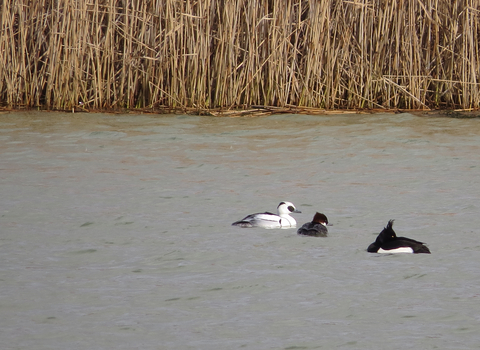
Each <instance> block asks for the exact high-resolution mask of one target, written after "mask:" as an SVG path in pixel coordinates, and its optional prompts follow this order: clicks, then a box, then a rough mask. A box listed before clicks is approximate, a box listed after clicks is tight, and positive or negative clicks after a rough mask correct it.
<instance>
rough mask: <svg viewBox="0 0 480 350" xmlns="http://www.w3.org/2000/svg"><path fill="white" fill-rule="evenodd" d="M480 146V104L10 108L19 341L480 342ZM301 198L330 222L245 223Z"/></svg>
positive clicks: (9, 282) (5, 183) (97, 345)
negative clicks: (396, 248)
mask: <svg viewBox="0 0 480 350" xmlns="http://www.w3.org/2000/svg"><path fill="white" fill-rule="evenodd" d="M479 161H480V120H477V119H449V118H441V117H418V116H413V115H411V114H397V115H393V114H392V115H378V114H377V115H338V116H302V115H279V116H270V117H264V118H248V117H245V118H231V119H230V118H211V117H194V116H174V115H171V116H158V115H104V114H59V113H39V112H29V113H6V114H1V115H0V191H1V199H0V220H1V221H0V224H1V233H0V290H1V293H0V315H1V318H0V337H1V339H2V348H3V349H134V348H135V349H237V348H242V349H334V348H346V349H456V350H458V349H478V348H479V347H480V345H479V344H480V334H479V332H478V329H479V327H480V303H479V296H480V282H479V281H480V279H479V277H480V276H479V275H480V273H479V265H480V254H479V250H480V244H479V243H478V233H477V228H478V227H480V215H479V212H480V211H479V198H480V186H479V178H480V177H479V175H480V172H479V170H480V169H479V164H480V162H479ZM284 200H287V201H291V202H293V203H295V205H296V206H297V208H298V209H299V210H301V211H302V213H301V214H295V217H296V219H297V221H298V222H299V224H303V223H304V222H307V221H310V220H311V219H312V217H313V214H314V213H315V212H316V211H320V212H323V213H325V214H326V215H327V216H328V218H329V221H330V222H331V223H333V225H334V226H332V227H330V228H329V230H330V235H329V237H327V238H314V237H300V236H297V235H296V233H295V230H294V229H290V230H265V229H241V228H238V227H232V226H230V224H231V223H232V222H234V221H236V220H239V219H241V218H243V217H244V216H245V215H247V214H250V213H254V212H260V211H266V210H268V211H275V208H276V206H277V205H278V203H279V202H280V201H284ZM389 219H396V221H395V225H394V228H395V230H396V232H397V234H398V235H403V236H407V237H411V238H415V239H417V240H420V241H424V242H426V243H427V244H428V246H429V248H430V250H431V251H432V254H431V255H424V254H421V255H407V254H406V255H396V256H395V255H377V254H369V253H367V252H366V248H367V246H368V245H369V244H370V243H371V242H373V240H375V237H376V235H377V234H378V233H379V232H380V231H381V229H382V228H383V227H384V226H385V225H386V224H387V221H388V220H389Z"/></svg>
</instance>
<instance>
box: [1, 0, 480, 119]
mask: <svg viewBox="0 0 480 350" xmlns="http://www.w3.org/2000/svg"><path fill="white" fill-rule="evenodd" d="M0 9H1V13H0V30H1V34H0V104H1V105H3V106H6V107H10V108H19V107H42V108H49V109H61V110H68V109H72V108H84V109H120V108H142V109H148V108H151V109H156V108H169V109H185V110H187V109H188V110H198V111H199V112H202V111H208V110H213V109H216V110H218V109H220V110H230V109H235V108H244V109H246V108H249V106H252V105H262V106H270V107H277V108H283V109H282V110H285V108H290V109H291V108H293V107H291V106H294V108H307V110H308V108H316V109H325V110H336V109H359V108H362V109H394V108H402V109H435V108H464V109H469V108H478V107H479V102H480V95H479V84H480V82H479V78H480V57H479V52H480V48H479V45H480V43H479V39H480V1H478V0H348V1H347V0H310V1H306V0H304V1H302V0H298V1H285V0H250V1H246V0H150V1H143V0H36V1H30V0H1V1H0ZM304 110H305V109H304Z"/></svg>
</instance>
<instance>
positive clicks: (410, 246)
mask: <svg viewBox="0 0 480 350" xmlns="http://www.w3.org/2000/svg"><path fill="white" fill-rule="evenodd" d="M393 222H394V220H389V221H388V224H387V226H386V227H385V228H384V229H383V230H382V232H380V234H379V235H378V237H377V239H376V240H375V242H373V243H372V244H370V245H369V246H368V248H367V252H369V253H388V254H395V253H414V254H417V253H426V254H430V249H428V247H427V246H426V245H425V244H424V243H423V242H419V241H416V240H414V239H411V238H406V237H397V235H396V233H395V231H394V230H393Z"/></svg>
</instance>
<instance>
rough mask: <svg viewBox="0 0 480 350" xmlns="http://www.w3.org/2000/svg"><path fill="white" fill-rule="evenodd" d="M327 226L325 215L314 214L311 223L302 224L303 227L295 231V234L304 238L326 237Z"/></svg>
mask: <svg viewBox="0 0 480 350" xmlns="http://www.w3.org/2000/svg"><path fill="white" fill-rule="evenodd" d="M327 225H328V219H327V217H326V216H325V214H322V213H319V212H316V213H315V215H314V216H313V220H312V222H307V223H306V224H303V226H302V227H300V228H299V229H298V230H297V233H298V234H299V235H304V236H314V237H327V236H328V229H327Z"/></svg>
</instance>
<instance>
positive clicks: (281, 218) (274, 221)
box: [232, 202, 301, 228]
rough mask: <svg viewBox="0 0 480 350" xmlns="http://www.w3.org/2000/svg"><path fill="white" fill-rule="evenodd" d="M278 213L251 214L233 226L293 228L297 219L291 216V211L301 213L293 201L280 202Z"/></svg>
mask: <svg viewBox="0 0 480 350" xmlns="http://www.w3.org/2000/svg"><path fill="white" fill-rule="evenodd" d="M277 213H278V214H273V213H270V212H265V213H256V214H250V215H247V216H246V217H244V218H243V219H242V220H239V221H235V222H234V223H233V224H232V226H238V227H243V228H247V227H263V228H293V227H296V226H297V221H295V219H294V218H293V217H292V216H290V214H291V213H301V211H299V210H297V208H295V205H293V203H291V202H280V204H279V205H278V207H277Z"/></svg>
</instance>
